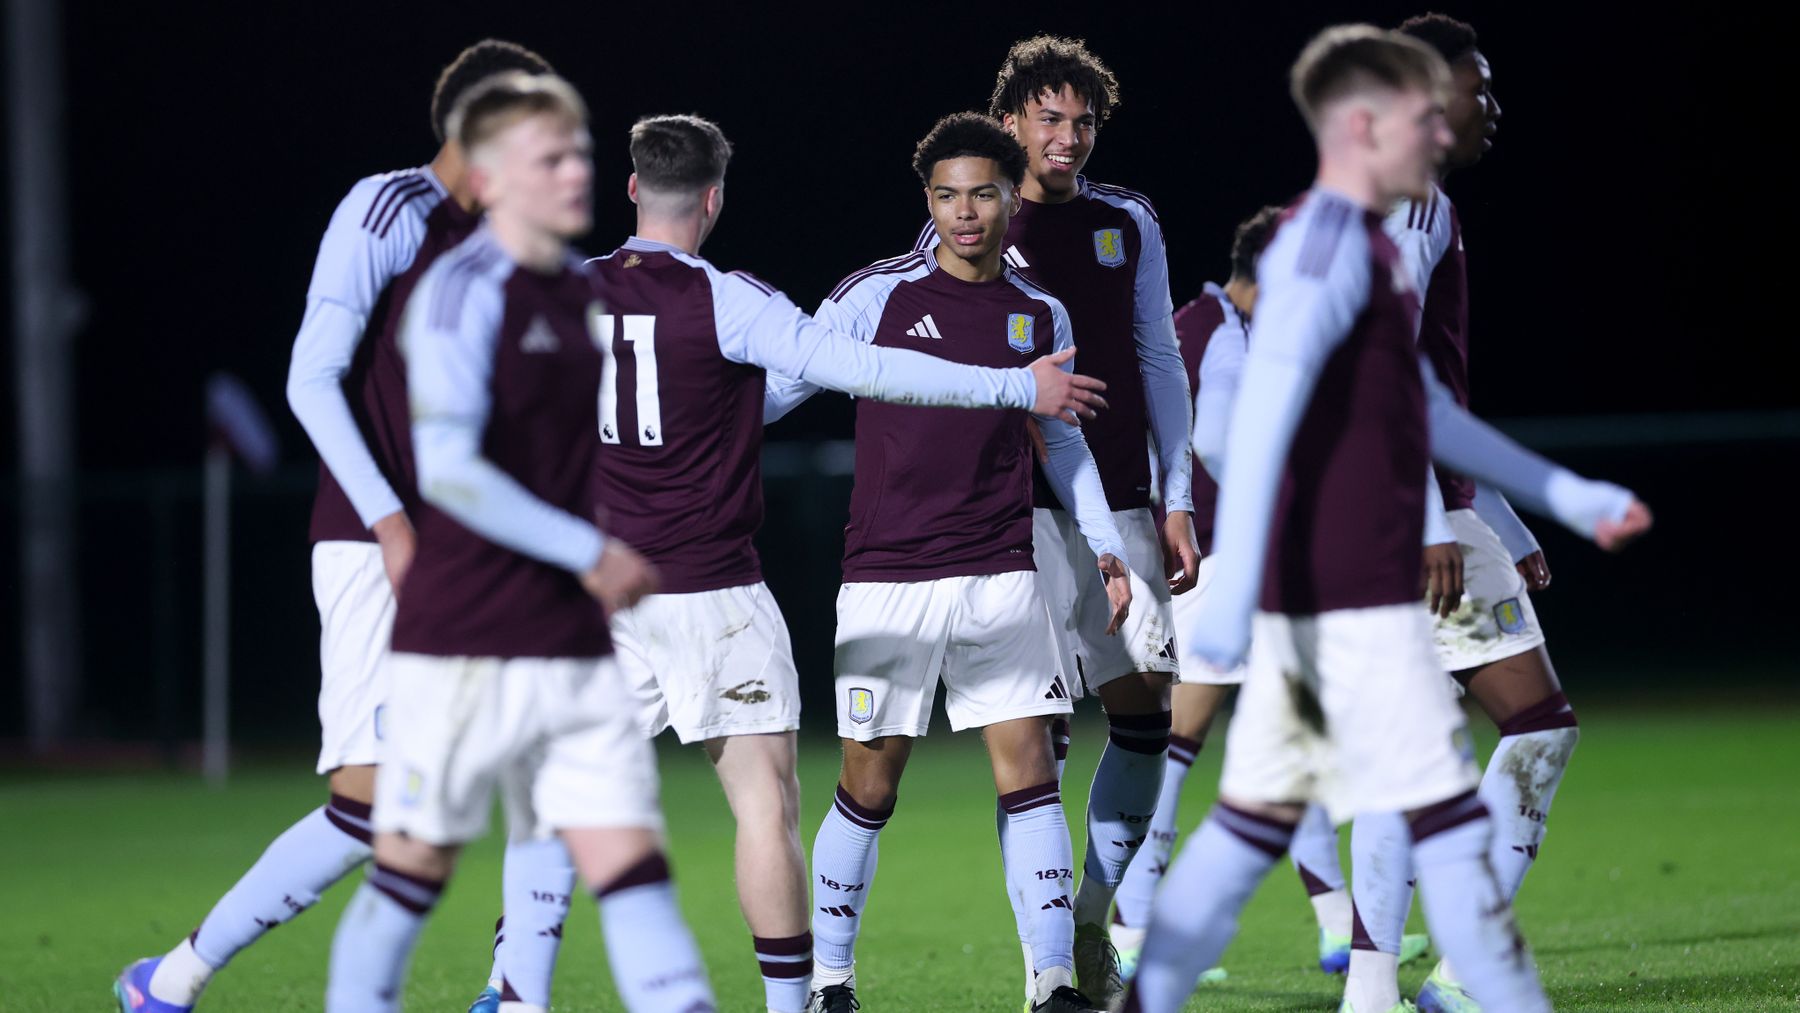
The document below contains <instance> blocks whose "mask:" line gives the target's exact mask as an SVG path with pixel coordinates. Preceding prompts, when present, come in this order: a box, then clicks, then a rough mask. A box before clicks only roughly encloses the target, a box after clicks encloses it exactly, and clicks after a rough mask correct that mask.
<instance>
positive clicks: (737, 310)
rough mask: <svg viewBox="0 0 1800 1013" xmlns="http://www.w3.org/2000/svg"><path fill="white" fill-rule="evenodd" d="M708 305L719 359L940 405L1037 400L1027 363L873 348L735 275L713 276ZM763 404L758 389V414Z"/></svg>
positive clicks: (1024, 404)
mask: <svg viewBox="0 0 1800 1013" xmlns="http://www.w3.org/2000/svg"><path fill="white" fill-rule="evenodd" d="M713 307H714V313H715V315H716V317H717V320H716V325H717V330H718V334H719V349H720V351H721V353H722V354H724V356H725V357H726V358H727V359H730V360H732V361H733V362H742V363H748V364H751V365H756V366H761V367H763V368H764V369H766V370H768V371H769V372H771V373H773V374H775V375H776V376H779V377H784V378H791V379H795V380H800V381H804V382H806V383H808V384H811V385H812V387H813V389H815V390H817V389H820V388H828V389H831V390H837V391H842V392H844V393H846V394H849V395H851V396H852V397H865V398H870V399H872V400H876V401H896V402H901V403H905V404H915V405H926V406H933V407H945V408H1030V407H1031V406H1032V405H1033V404H1034V403H1035V402H1036V400H1037V384H1036V382H1035V381H1034V379H1033V377H1032V375H1031V371H1030V370H1029V369H1017V368H1016V369H993V368H988V367H982V366H965V365H962V364H960V363H955V362H947V361H945V360H943V359H940V358H937V357H936V356H932V355H927V354H925V353H923V352H915V351H913V350H911V349H905V348H877V347H875V346H874V345H872V344H870V343H869V341H868V340H858V339H857V338H856V337H852V336H850V335H847V334H843V333H840V332H838V331H835V330H833V329H832V328H830V327H827V326H826V325H824V324H822V323H820V322H819V321H818V320H816V319H814V318H813V317H809V316H807V315H806V314H805V313H802V312H801V311H800V308H799V307H798V306H795V305H794V304H793V303H792V302H790V301H789V300H788V298H787V296H784V295H782V294H781V293H780V292H777V291H775V290H774V289H772V288H768V287H767V286H764V285H763V284H762V283H760V282H758V281H756V280H755V279H751V278H748V277H746V276H743V275H738V274H730V275H719V276H717V278H716V279H715V283H714V295H713ZM872 339H873V331H870V340H872ZM768 408H769V402H768V394H767V390H765V393H764V417H765V419H766V418H767V415H768Z"/></svg>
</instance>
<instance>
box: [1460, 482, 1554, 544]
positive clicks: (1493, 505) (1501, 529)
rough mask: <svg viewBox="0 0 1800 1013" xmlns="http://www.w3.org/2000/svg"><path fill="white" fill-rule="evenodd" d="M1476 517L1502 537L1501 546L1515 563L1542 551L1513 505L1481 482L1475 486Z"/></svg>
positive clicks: (1495, 490)
mask: <svg viewBox="0 0 1800 1013" xmlns="http://www.w3.org/2000/svg"><path fill="white" fill-rule="evenodd" d="M1475 515H1476V516H1478V517H1480V518H1481V519H1482V520H1483V521H1484V522H1486V523H1487V526H1488V527H1489V528H1492V529H1493V532H1494V534H1496V535H1499V536H1500V544H1501V545H1504V546H1506V553H1507V555H1509V556H1511V557H1512V561H1513V562H1515V563H1517V562H1519V561H1520V560H1522V559H1524V558H1525V557H1526V556H1529V555H1531V554H1532V553H1534V552H1538V551H1540V549H1539V546H1538V541H1537V538H1536V537H1535V536H1533V535H1532V533H1531V529H1530V528H1528V527H1526V526H1525V522H1524V521H1522V520H1520V519H1519V515H1518V514H1517V513H1515V512H1513V508H1512V504H1511V503H1508V502H1507V501H1506V497H1505V496H1502V495H1501V494H1500V491H1499V490H1498V489H1495V488H1493V487H1492V486H1489V485H1487V484H1485V483H1481V482H1477V483H1476V484H1475Z"/></svg>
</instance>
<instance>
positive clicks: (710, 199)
mask: <svg viewBox="0 0 1800 1013" xmlns="http://www.w3.org/2000/svg"><path fill="white" fill-rule="evenodd" d="M702 205H703V206H704V207H705V208H706V217H708V218H717V217H719V212H720V211H723V210H725V188H724V187H722V186H709V187H707V188H706V197H705V198H704V199H703V201H702Z"/></svg>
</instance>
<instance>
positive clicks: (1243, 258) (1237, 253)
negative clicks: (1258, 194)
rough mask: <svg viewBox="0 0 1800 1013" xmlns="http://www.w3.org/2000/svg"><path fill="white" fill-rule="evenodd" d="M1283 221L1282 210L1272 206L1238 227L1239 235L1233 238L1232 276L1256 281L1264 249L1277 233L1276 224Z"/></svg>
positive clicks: (1247, 219) (1245, 220)
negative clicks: (1259, 261)
mask: <svg viewBox="0 0 1800 1013" xmlns="http://www.w3.org/2000/svg"><path fill="white" fill-rule="evenodd" d="M1280 220H1281V209H1280V208H1278V207H1274V206H1270V207H1266V208H1263V209H1262V210H1260V211H1258V212H1257V213H1255V214H1253V215H1251V216H1250V217H1248V218H1246V219H1244V220H1243V222H1242V223H1240V224H1239V225H1238V227H1237V233H1236V234H1235V235H1233V236H1232V237H1231V276H1232V277H1234V278H1244V279H1248V280H1255V278H1256V261H1257V259H1258V258H1260V257H1261V256H1262V252H1263V248H1264V247H1266V246H1268V245H1269V237H1270V236H1272V235H1274V233H1275V223H1277V222H1279V221H1280Z"/></svg>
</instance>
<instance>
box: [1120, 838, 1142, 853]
mask: <svg viewBox="0 0 1800 1013" xmlns="http://www.w3.org/2000/svg"><path fill="white" fill-rule="evenodd" d="M1112 843H1113V847H1115V848H1124V849H1125V850H1126V851H1136V850H1137V849H1139V848H1141V847H1143V846H1144V839H1143V838H1142V837H1134V838H1132V839H1131V840H1129V841H1114V842H1112Z"/></svg>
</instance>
